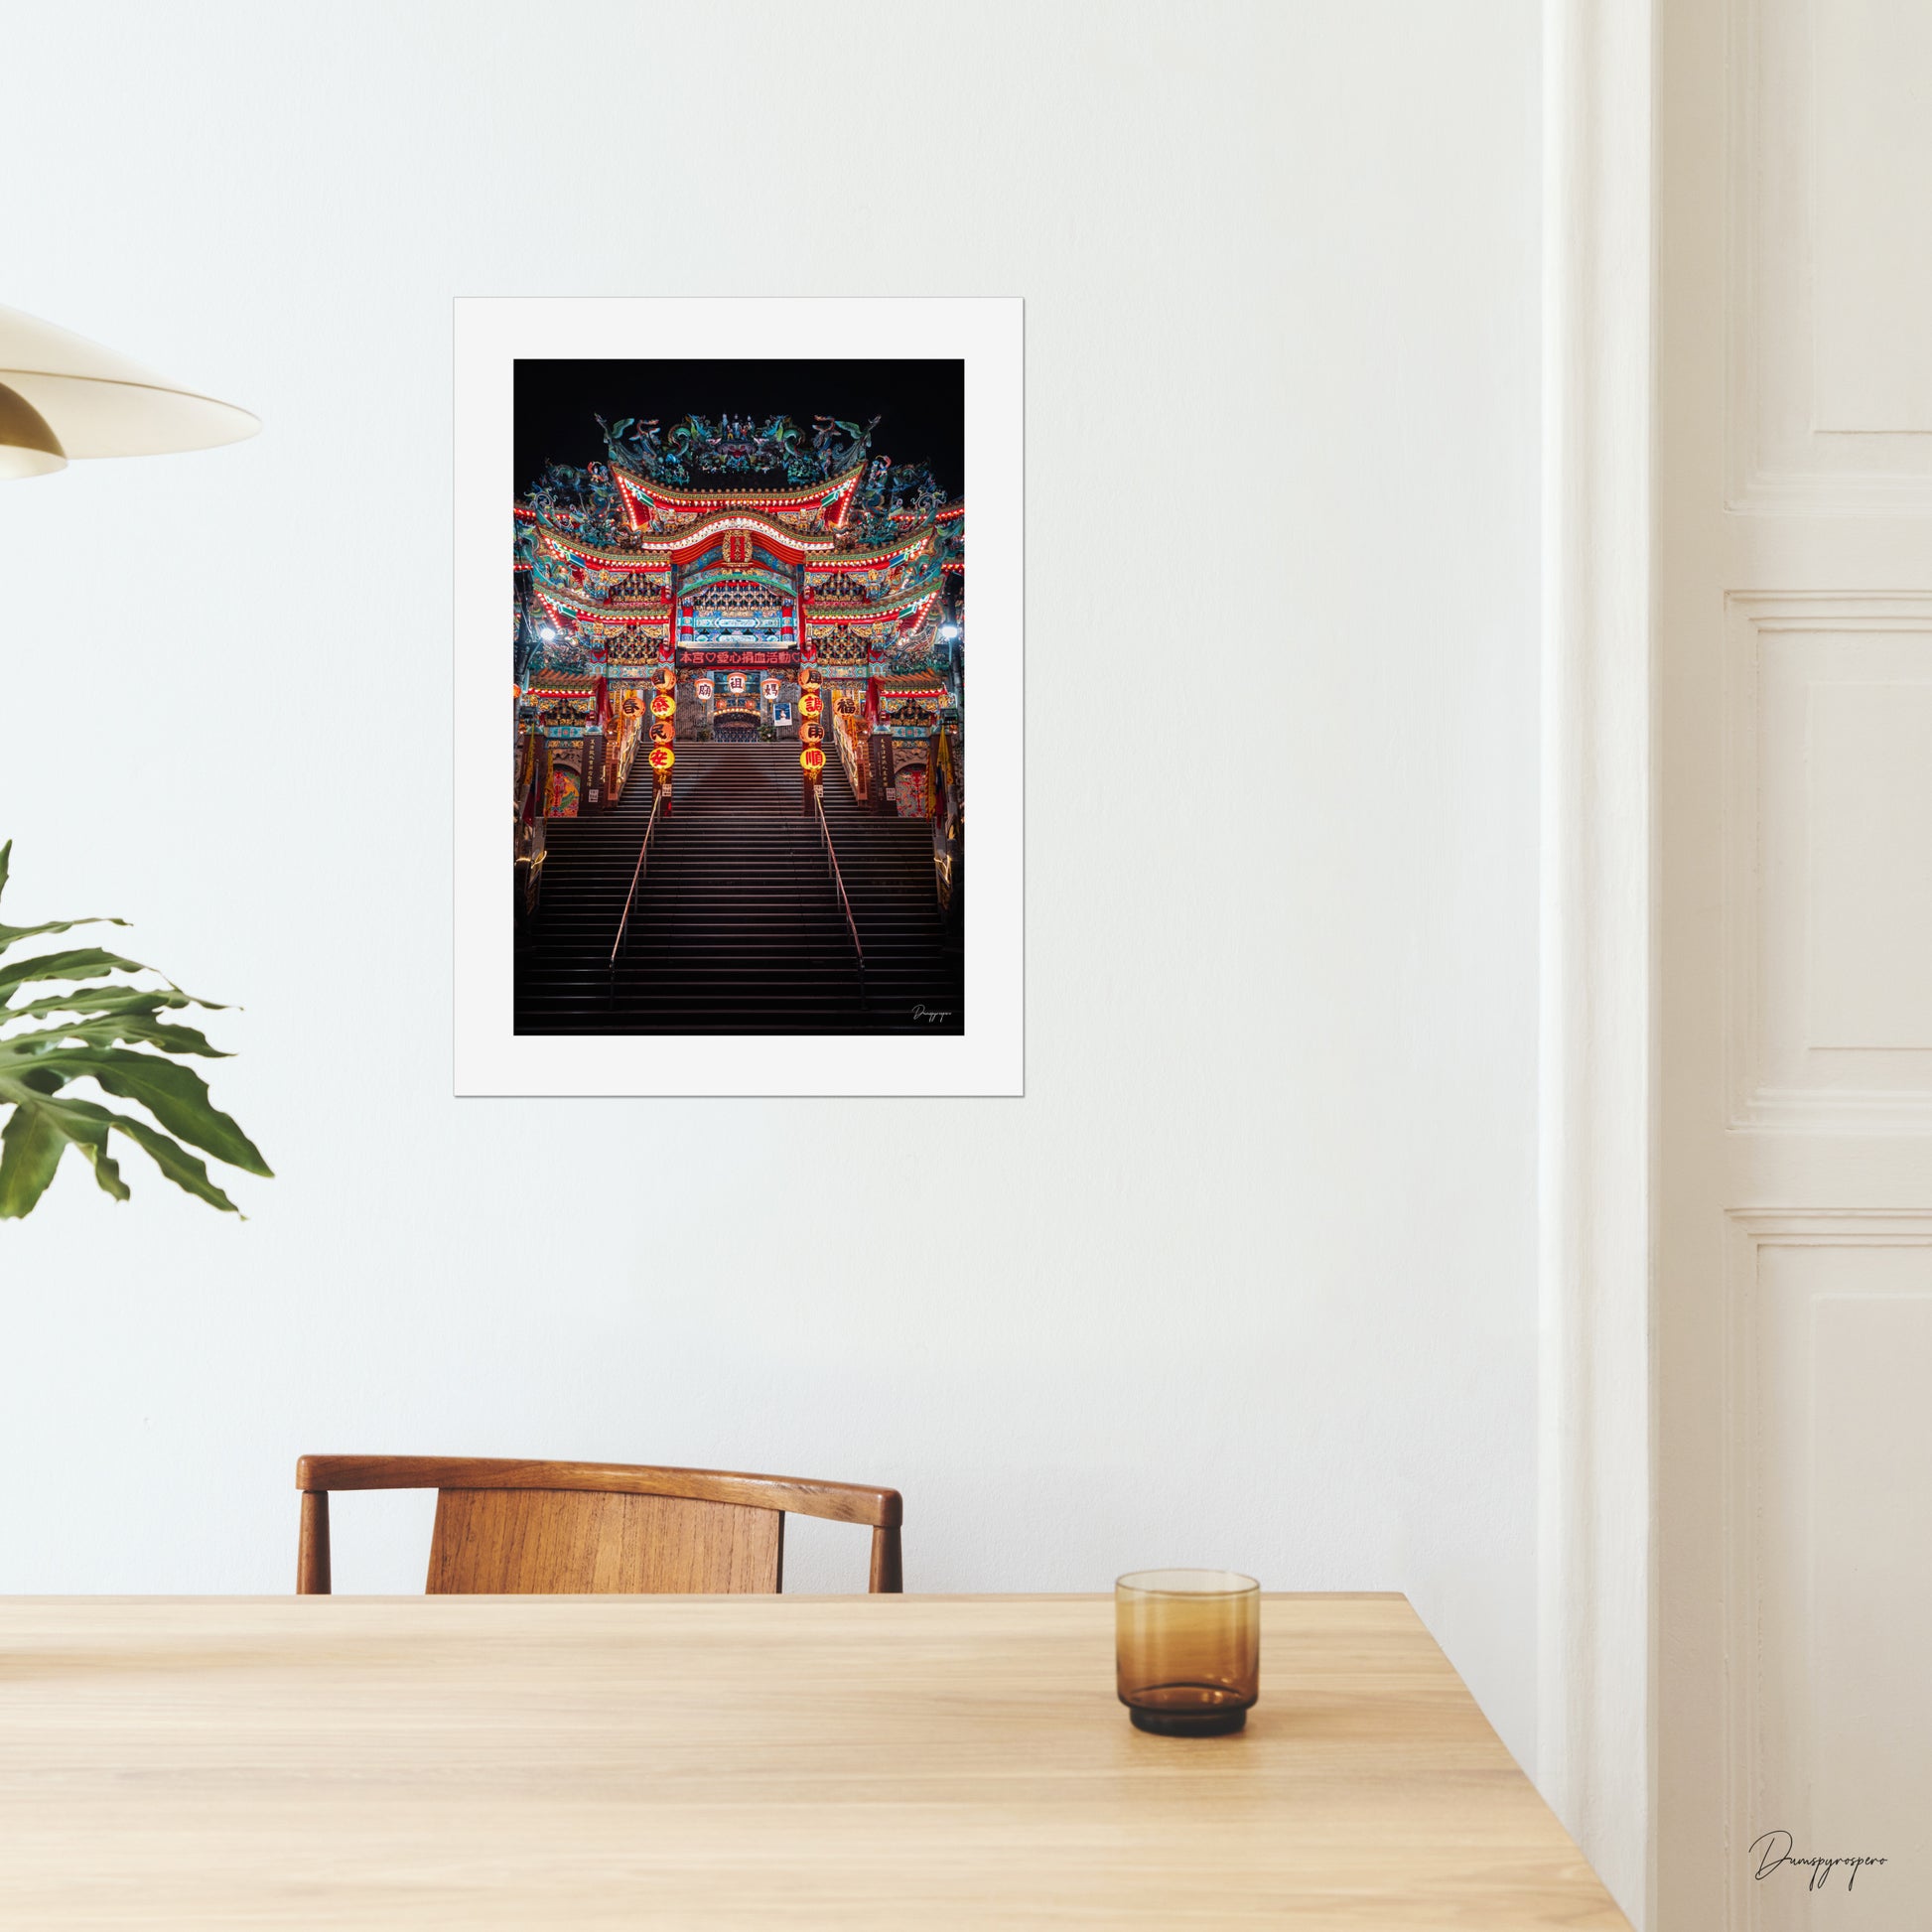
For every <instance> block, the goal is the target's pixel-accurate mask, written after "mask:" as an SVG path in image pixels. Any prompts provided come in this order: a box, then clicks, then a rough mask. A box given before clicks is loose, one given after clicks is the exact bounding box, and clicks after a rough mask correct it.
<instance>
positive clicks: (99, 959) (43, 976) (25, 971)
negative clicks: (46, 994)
mask: <svg viewBox="0 0 1932 1932" xmlns="http://www.w3.org/2000/svg"><path fill="white" fill-rule="evenodd" d="M152 970H153V969H152V968H151V967H147V966H143V965H142V964H141V962H140V961H139V960H138V959H123V958H122V957H121V956H120V954H119V953H114V952H102V951H101V950H100V949H99V947H97V946H79V947H76V948H74V949H73V950H72V951H70V952H44V953H36V954H35V955H34V957H33V958H32V959H16V960H15V961H14V963H13V964H12V965H11V966H0V994H4V995H6V996H7V998H9V999H11V998H12V997H13V991H14V988H15V987H17V986H25V985H26V984H27V983H28V981H30V980H97V979H104V978H105V977H106V976H107V975H108V974H109V973H146V972H150V971H152Z"/></svg>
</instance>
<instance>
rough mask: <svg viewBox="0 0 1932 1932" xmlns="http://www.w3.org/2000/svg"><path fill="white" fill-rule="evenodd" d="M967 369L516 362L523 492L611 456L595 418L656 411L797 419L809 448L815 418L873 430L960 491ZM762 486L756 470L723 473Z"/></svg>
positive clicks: (900, 456) (674, 417)
mask: <svg viewBox="0 0 1932 1932" xmlns="http://www.w3.org/2000/svg"><path fill="white" fill-rule="evenodd" d="M965 369H966V365H965V364H964V363H963V362H960V361H864V362H861V361H826V360H819V361H802V362H783V361H765V360H759V361H740V362H729V361H659V360H639V361H626V362H597V361H549V360H543V361H536V360H521V359H519V360H518V362H517V364H516V493H517V494H518V495H521V494H522V493H523V491H524V490H526V489H528V488H529V486H530V485H531V484H532V483H535V482H536V480H537V479H538V477H540V476H541V475H542V474H543V471H544V468H545V466H546V465H548V464H551V463H571V464H576V465H577V466H579V467H580V468H581V467H583V466H584V465H587V464H592V463H602V462H604V461H605V460H606V455H607V452H606V450H605V445H604V432H603V431H602V430H600V429H599V428H598V426H597V422H596V418H597V417H598V416H600V415H601V416H602V417H603V418H604V420H605V421H606V422H608V423H615V422H619V421H621V419H622V418H623V417H625V416H635V417H638V418H640V419H645V418H649V417H652V416H655V417H656V418H657V420H658V424H659V426H660V433H661V432H668V431H669V430H670V428H671V426H672V425H673V424H674V423H676V422H678V421H679V420H680V419H681V418H683V417H685V416H692V415H696V416H707V417H711V418H713V419H714V420H715V419H716V418H717V417H719V416H724V415H731V416H751V417H754V418H756V419H757V420H758V421H759V422H760V423H762V422H764V421H765V420H766V419H767V418H768V417H771V416H789V417H790V418H791V420H792V421H793V422H794V423H796V424H797V425H798V427H799V429H800V430H801V431H803V433H804V436H805V439H806V441H807V442H808V443H809V441H810V440H811V434H812V430H813V427H814V425H813V422H812V417H813V415H814V414H818V415H825V416H838V417H842V418H844V419H845V420H846V421H848V422H855V423H859V424H861V425H864V424H866V423H869V422H871V421H872V419H873V418H874V417H875V416H879V417H881V418H883V420H882V421H881V423H880V425H879V427H878V428H877V429H876V430H874V431H873V436H872V450H873V454H874V455H875V456H889V457H891V458H892V460H893V461H894V463H895V464H908V463H926V464H930V465H931V467H932V473H933V475H934V476H935V477H936V478H937V479H938V480H939V482H940V483H943V484H944V485H945V488H946V490H947V493H948V494H949V495H952V496H954V497H957V496H958V495H960V494H961V492H962V491H963V490H964V488H965V484H966V463H965V432H966V425H965V403H966V374H965ZM715 481H716V482H717V483H720V484H721V485H723V486H725V487H727V488H737V489H746V488H753V489H755V488H758V487H759V484H760V482H761V479H760V478H759V476H757V475H747V476H743V477H724V476H720V477H718V478H716V479H715Z"/></svg>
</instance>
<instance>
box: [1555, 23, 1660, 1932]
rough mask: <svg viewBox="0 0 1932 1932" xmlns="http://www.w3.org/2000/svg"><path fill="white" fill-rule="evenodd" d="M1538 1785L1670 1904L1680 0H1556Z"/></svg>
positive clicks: (1618, 1883)
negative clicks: (1661, 1052) (1658, 404)
mask: <svg viewBox="0 0 1932 1932" xmlns="http://www.w3.org/2000/svg"><path fill="white" fill-rule="evenodd" d="M1543 30H1544V41H1543V58H1544V89H1543V163H1544V189H1543V351H1544V368H1543V451H1542V455H1543V477H1542V502H1543V517H1542V564H1543V587H1542V616H1543V657H1542V666H1541V669H1542V677H1543V691H1542V720H1541V754H1542V780H1541V813H1542V864H1541V915H1540V947H1541V960H1540V986H1541V994H1540V1013H1539V1109H1538V1284H1539V1289H1538V1293H1539V1325H1540V1333H1541V1346H1540V1360H1539V1376H1538V1386H1539V1427H1538V1458H1539V1461H1538V1561H1537V1570H1538V1606H1537V1607H1538V1633H1539V1635H1538V1660H1537V1708H1538V1731H1537V1762H1536V1774H1537V1783H1538V1785H1539V1786H1540V1788H1541V1789H1542V1791H1543V1793H1544V1795H1545V1797H1546V1798H1547V1799H1548V1800H1549V1802H1550V1804H1551V1805H1552V1807H1553V1808H1554V1809H1555V1811H1556V1812H1557V1814H1558V1816H1559V1817H1560V1818H1561V1819H1562V1820H1563V1822H1564V1824H1565V1825H1566V1826H1567V1827H1568V1828H1569V1830H1570V1831H1571V1833H1572V1835H1573V1836H1574V1837H1575V1838H1576V1839H1577V1841H1578V1843H1579V1844H1580V1845H1581V1846H1582V1848H1583V1850H1584V1852H1585V1854H1586V1856H1587V1858H1588V1859H1589V1861H1590V1863H1592V1864H1593V1865H1594V1866H1595V1868H1596V1870H1597V1872H1598V1873H1599V1875H1600V1876H1601V1877H1602V1879H1603V1881H1604V1883H1605V1884H1606V1885H1607V1886H1608V1888H1609V1890H1610V1892H1611V1893H1612V1895H1613V1896H1614V1897H1615V1898H1616V1900H1617V1902H1618V1904H1619V1905H1620V1906H1621V1907H1622V1908H1623V1910H1624V1911H1625V1913H1626V1914H1627V1915H1628V1916H1629V1918H1630V1920H1631V1922H1632V1924H1633V1925H1635V1926H1637V1927H1640V1928H1641V1927H1642V1926H1644V1925H1645V1924H1647V1923H1648V1922H1649V1921H1650V1919H1651V1918H1652V1916H1653V1914H1654V1898H1653V1890H1654V1864H1655V1861H1654V1856H1653V1841H1654V1830H1653V1821H1654V1793H1655V1789H1656V1744H1655V1737H1656V1723H1655V1671H1654V1669H1653V1656H1654V1648H1655V1644H1654V1639H1655V1631H1656V1587H1655V1570H1654V1561H1653V1550H1654V1547H1655V1539H1654V1524H1655V1498H1654V1485H1653V1461H1654V1457H1653V1449H1652V1445H1653V1441H1654V1433H1655V1429H1654V1415H1653V1410H1654V1397H1653V1381H1654V1377H1653V1368H1652V1346H1653V1341H1652V1336H1653V1316H1652V1283H1653V1279H1654V1266H1653V1258H1654V1257H1653V1250H1654V1239H1653V1225H1654V1213H1655V1207H1654V1195H1655V1188H1654V1184H1653V1173H1652V1167H1653V1158H1654V1149H1655V1145H1656V1134H1655V1100H1656V1079H1655V1057H1656V1054H1655V1041H1656V1036H1657V1026H1656V1015H1657V1002H1656V988H1657V973H1656V956H1657V945H1656V935H1657V916H1656V906H1657V899H1658V887H1659V877H1658V866H1657V853H1656V829H1655V828H1656V811H1655V788H1656V758H1655V748H1656V689H1657V671H1656V658H1655V640H1656V635H1657V621H1656V578H1655V550H1656V544H1655V526H1654V514H1653V501H1654V423H1655V415H1654V409H1653V397H1654V388H1655V286H1656V278H1655V234H1656V219H1655V204H1654V197H1655V167H1654V159H1653V156H1654V146H1655V142H1654V123H1655V112H1656V92H1657V89H1656V71H1655V57H1656V32H1655V13H1654V0H1544V7H1543Z"/></svg>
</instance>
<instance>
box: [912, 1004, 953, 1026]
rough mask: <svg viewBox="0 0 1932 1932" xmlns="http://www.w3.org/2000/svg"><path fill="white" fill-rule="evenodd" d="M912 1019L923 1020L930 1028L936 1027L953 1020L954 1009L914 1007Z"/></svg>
mask: <svg viewBox="0 0 1932 1932" xmlns="http://www.w3.org/2000/svg"><path fill="white" fill-rule="evenodd" d="M912 1018H913V1019H914V1020H923V1021H924V1022H925V1023H926V1025H927V1026H928V1027H936V1026H938V1025H940V1024H941V1023H942V1022H943V1021H947V1020H950V1019H951V1018H952V1009H951V1008H949V1007H914V1008H913V1009H912Z"/></svg>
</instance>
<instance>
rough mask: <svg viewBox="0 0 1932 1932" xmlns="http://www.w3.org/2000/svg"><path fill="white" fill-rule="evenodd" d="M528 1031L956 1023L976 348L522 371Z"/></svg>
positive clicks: (571, 362) (871, 1028) (515, 574)
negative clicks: (948, 353)
mask: <svg viewBox="0 0 1932 1932" xmlns="http://www.w3.org/2000/svg"><path fill="white" fill-rule="evenodd" d="M514 387H515V448H516V456H515V467H516V496H515V501H514V514H513V521H512V545H511V548H512V561H511V580H512V596H511V642H510V657H511V669H512V677H513V685H512V700H511V703H512V719H511V723H512V732H511V739H510V746H511V754H510V759H509V768H508V771H507V773H506V776H507V778H508V781H509V790H510V803H511V808H512V825H513V840H512V853H511V857H512V869H513V876H512V882H511V883H512V889H513V903H514V908H515V916H514V932H515V937H514V952H515V958H514V1031H515V1032H516V1033H517V1034H519V1035H949V1034H950V1035H958V1034H961V1033H963V1032H964V1031H965V1023H966V1015H965V966H964V962H965V922H966V829H965V818H966V810H965V807H966V742H965V675H966V672H965V658H966V542H965V528H966V524H965V509H966V506H965V501H964V494H963V481H964V444H965V430H964V408H963V401H964V363H963V362H961V361H959V360H939V359H904V360H894V361H856V360H855V361H838V360H823V359H820V360H799V361H783V360H717V361H693V360H663V359H657V360H634V361H605V360H595V359H561V358H559V359H519V360H517V362H516V365H515V380H514Z"/></svg>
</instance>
